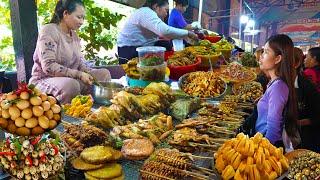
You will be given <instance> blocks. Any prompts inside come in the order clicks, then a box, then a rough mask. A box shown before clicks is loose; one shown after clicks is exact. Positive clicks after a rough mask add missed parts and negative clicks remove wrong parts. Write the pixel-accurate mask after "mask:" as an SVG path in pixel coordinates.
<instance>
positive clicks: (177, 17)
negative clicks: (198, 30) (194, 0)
mask: <svg viewBox="0 0 320 180" xmlns="http://www.w3.org/2000/svg"><path fill="white" fill-rule="evenodd" d="M175 3H176V7H175V8H173V9H172V10H171V12H170V15H169V19H168V25H169V26H172V27H175V28H179V29H187V30H193V29H195V27H192V25H191V24H187V22H186V20H185V19H184V17H183V15H182V14H183V13H184V12H186V10H187V8H188V6H189V0H175Z"/></svg>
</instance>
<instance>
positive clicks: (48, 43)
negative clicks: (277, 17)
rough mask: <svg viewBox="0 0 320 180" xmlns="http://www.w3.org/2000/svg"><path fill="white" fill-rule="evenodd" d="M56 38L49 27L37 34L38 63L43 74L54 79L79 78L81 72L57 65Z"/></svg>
mask: <svg viewBox="0 0 320 180" xmlns="http://www.w3.org/2000/svg"><path fill="white" fill-rule="evenodd" d="M57 39H58V37H57V35H55V33H54V32H52V29H50V27H49V28H48V26H47V27H45V28H44V29H42V31H41V32H40V33H39V39H38V43H37V46H38V49H39V51H38V52H39V53H40V54H39V61H40V64H41V68H42V70H43V72H44V73H46V74H47V75H50V76H56V77H63V76H65V77H72V78H80V75H81V72H80V71H78V70H75V69H70V68H67V67H64V66H62V65H61V64H59V63H57V47H58V41H57Z"/></svg>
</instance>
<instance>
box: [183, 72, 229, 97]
mask: <svg viewBox="0 0 320 180" xmlns="http://www.w3.org/2000/svg"><path fill="white" fill-rule="evenodd" d="M190 74H191V73H187V74H184V75H183V76H181V77H180V78H179V81H178V86H179V89H181V90H182V91H183V88H182V86H183V84H184V83H185V81H186V80H187V77H188V76H189V75H190ZM222 80H223V79H222ZM223 81H224V80H223ZM224 87H225V88H224V91H223V92H222V93H221V94H220V95H218V96H214V97H206V98H203V97H202V98H200V99H203V100H219V99H221V98H222V97H223V96H224V95H225V94H226V93H227V88H228V84H227V83H226V82H225V81H224Z"/></svg>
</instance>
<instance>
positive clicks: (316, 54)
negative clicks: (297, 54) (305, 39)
mask: <svg viewBox="0 0 320 180" xmlns="http://www.w3.org/2000/svg"><path fill="white" fill-rule="evenodd" d="M308 52H309V54H310V55H311V57H312V58H315V59H316V61H317V62H318V63H320V47H313V48H310V49H309V50H308Z"/></svg>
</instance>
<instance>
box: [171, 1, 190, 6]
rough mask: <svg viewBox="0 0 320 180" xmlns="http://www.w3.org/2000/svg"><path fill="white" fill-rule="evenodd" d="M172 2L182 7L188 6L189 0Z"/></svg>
mask: <svg viewBox="0 0 320 180" xmlns="http://www.w3.org/2000/svg"><path fill="white" fill-rule="evenodd" d="M174 2H176V4H177V5H178V4H180V5H181V6H183V7H186V6H189V0H174Z"/></svg>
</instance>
